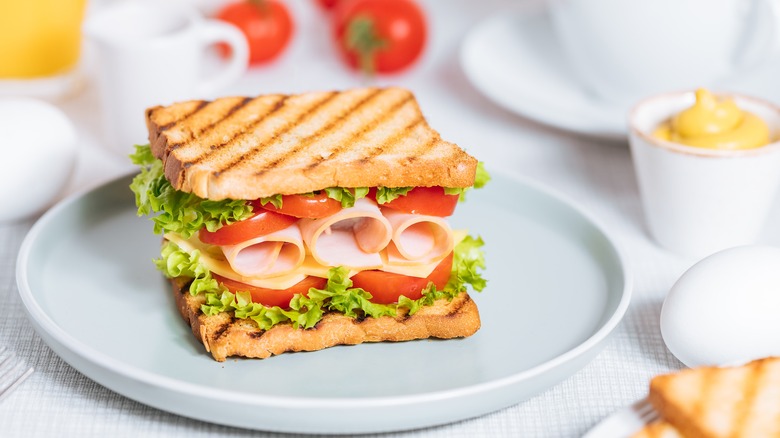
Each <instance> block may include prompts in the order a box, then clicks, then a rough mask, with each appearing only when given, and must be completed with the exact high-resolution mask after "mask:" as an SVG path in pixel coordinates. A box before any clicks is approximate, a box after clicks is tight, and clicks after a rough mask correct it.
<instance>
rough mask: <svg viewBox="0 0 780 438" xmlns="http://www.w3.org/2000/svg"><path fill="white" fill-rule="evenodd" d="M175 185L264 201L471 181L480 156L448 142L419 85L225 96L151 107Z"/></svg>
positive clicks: (153, 128) (152, 138) (156, 140)
mask: <svg viewBox="0 0 780 438" xmlns="http://www.w3.org/2000/svg"><path fill="white" fill-rule="evenodd" d="M146 123H147V127H148V129H149V142H150V145H151V149H152V153H153V154H154V155H155V156H156V157H157V158H160V159H161V160H162V161H163V165H164V169H165V176H166V178H167V179H168V181H170V183H171V185H172V186H173V187H174V188H175V189H177V190H182V191H185V192H190V193H193V194H195V195H197V196H199V197H201V198H206V199H211V200H220V199H225V198H229V199H257V198H261V197H267V196H272V195H276V194H282V195H286V194H296V193H309V192H313V191H316V190H322V189H325V188H328V187H377V186H383V187H418V186H424V187H430V186H442V187H469V186H471V185H472V184H473V183H474V177H475V174H476V167H477V160H476V159H475V158H474V157H472V156H470V155H469V154H467V153H466V152H465V151H463V150H462V149H461V148H460V147H458V146H457V145H455V144H453V143H449V142H446V141H444V140H442V139H441V136H440V135H439V133H438V132H436V131H435V130H433V129H432V128H431V127H430V126H428V123H427V122H426V121H425V118H424V117H423V115H422V113H421V111H420V108H419V106H418V105H417V101H416V100H415V98H414V95H412V93H411V92H409V91H408V90H405V89H401V88H362V89H354V90H348V91H341V92H336V91H333V92H312V93H304V94H298V95H281V94H275V95H264V96H259V97H255V98H244V97H225V98H220V99H216V100H214V101H211V102H207V101H188V102H181V103H176V104H173V105H170V106H166V107H161V106H156V107H153V108H149V109H148V110H147V111H146Z"/></svg>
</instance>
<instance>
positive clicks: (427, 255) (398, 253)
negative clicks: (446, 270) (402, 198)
mask: <svg viewBox="0 0 780 438" xmlns="http://www.w3.org/2000/svg"><path fill="white" fill-rule="evenodd" d="M382 214H383V215H384V216H385V218H387V220H388V222H390V226H391V227H392V228H393V236H392V239H391V240H392V242H391V243H390V244H389V245H388V247H387V263H389V264H395V265H411V264H420V263H438V262H440V261H441V260H443V259H444V258H445V257H446V256H447V255H448V254H449V253H450V252H452V248H453V247H454V246H455V239H454V237H453V233H452V228H450V225H449V224H448V223H447V221H446V220H445V219H444V218H441V217H438V216H427V215H422V214H411V213H404V212H400V211H396V210H392V209H389V208H383V209H382Z"/></svg>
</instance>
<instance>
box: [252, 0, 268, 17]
mask: <svg viewBox="0 0 780 438" xmlns="http://www.w3.org/2000/svg"><path fill="white" fill-rule="evenodd" d="M247 1H248V2H249V3H250V4H251V5H252V6H254V7H255V9H257V12H259V13H260V15H263V16H266V15H268V13H269V7H268V1H267V0H247Z"/></svg>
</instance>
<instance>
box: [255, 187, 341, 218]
mask: <svg viewBox="0 0 780 438" xmlns="http://www.w3.org/2000/svg"><path fill="white" fill-rule="evenodd" d="M257 205H258V206H260V207H262V208H264V209H266V210H269V211H275V212H277V213H281V214H286V215H288V216H295V217H298V218H303V217H305V218H310V219H317V218H321V217H328V216H330V215H332V214H334V213H338V212H339V211H340V210H341V202H339V201H337V200H335V199H332V198H328V194H327V193H325V192H320V193H319V194H317V195H312V196H307V195H283V196H282V208H276V207H275V206H274V205H273V204H271V203H270V202H269V203H267V204H265V205H260V203H259V202H258V203H257Z"/></svg>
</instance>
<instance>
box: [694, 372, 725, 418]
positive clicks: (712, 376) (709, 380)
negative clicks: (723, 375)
mask: <svg viewBox="0 0 780 438" xmlns="http://www.w3.org/2000/svg"><path fill="white" fill-rule="evenodd" d="M717 377H718V375H717V374H716V373H715V370H714V369H712V368H705V369H703V370H702V377H701V381H702V382H705V383H704V385H700V386H703V388H700V389H699V391H700V393H701V397H699V399H698V400H697V401H696V402H695V404H694V406H692V409H691V412H692V413H693V415H694V416H696V417H701V416H702V415H704V414H705V413H706V412H707V400H709V399H710V398H712V392H713V389H714V388H715V387H716V386H717V385H718V384H719V381H718V378H717Z"/></svg>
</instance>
